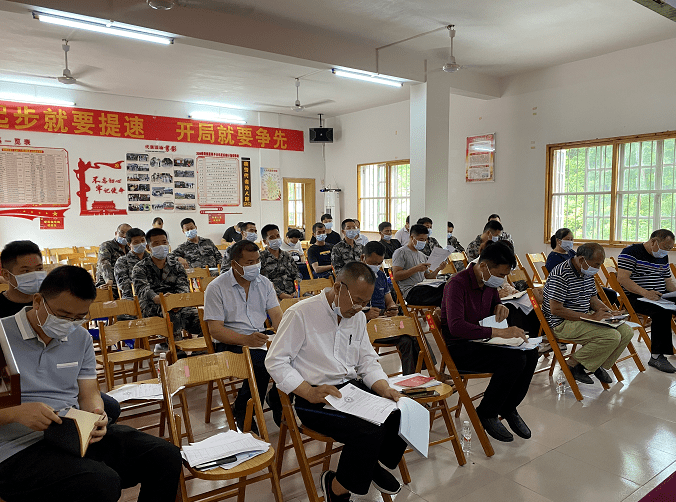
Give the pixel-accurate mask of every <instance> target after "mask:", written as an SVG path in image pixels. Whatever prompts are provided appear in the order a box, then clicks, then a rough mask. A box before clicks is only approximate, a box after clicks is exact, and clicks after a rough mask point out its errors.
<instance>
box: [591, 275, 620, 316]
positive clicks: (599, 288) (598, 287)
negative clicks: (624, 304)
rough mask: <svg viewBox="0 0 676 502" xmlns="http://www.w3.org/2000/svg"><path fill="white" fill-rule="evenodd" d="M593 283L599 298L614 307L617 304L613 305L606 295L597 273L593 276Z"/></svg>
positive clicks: (608, 305)
mask: <svg viewBox="0 0 676 502" xmlns="http://www.w3.org/2000/svg"><path fill="white" fill-rule="evenodd" d="M594 283H595V284H596V294H597V295H598V297H599V300H601V301H602V302H603V303H604V304H605V305H606V306H607V307H610V308H612V309H616V308H617V305H613V304H612V303H610V299H609V298H608V295H607V294H606V292H605V290H604V289H603V283H602V282H601V278H600V277H599V274H596V275H595V276H594Z"/></svg>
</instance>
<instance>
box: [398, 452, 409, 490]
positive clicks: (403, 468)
mask: <svg viewBox="0 0 676 502" xmlns="http://www.w3.org/2000/svg"><path fill="white" fill-rule="evenodd" d="M399 473H400V474H401V480H402V481H403V482H404V484H405V485H408V484H409V483H410V482H411V473H409V472H408V465H406V459H405V458H404V457H401V460H400V461H399Z"/></svg>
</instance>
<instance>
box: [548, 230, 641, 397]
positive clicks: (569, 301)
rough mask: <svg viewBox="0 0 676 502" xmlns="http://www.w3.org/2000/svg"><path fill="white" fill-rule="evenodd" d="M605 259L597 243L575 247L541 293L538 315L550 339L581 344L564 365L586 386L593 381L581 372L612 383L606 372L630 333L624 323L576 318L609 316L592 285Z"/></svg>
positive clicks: (556, 268) (630, 330)
mask: <svg viewBox="0 0 676 502" xmlns="http://www.w3.org/2000/svg"><path fill="white" fill-rule="evenodd" d="M605 257H606V253H605V251H604V250H603V247H601V246H600V245H599V244H596V243H595V242H588V243H586V244H583V245H582V246H580V247H578V248H577V253H576V256H575V258H571V259H570V260H568V261H566V262H563V263H561V264H560V265H558V266H557V267H555V268H554V270H552V272H551V273H550V274H549V277H548V278H547V282H546V283H545V287H544V291H543V296H544V298H543V303H542V313H543V314H544V315H545V317H546V318H547V322H548V323H549V325H550V326H551V328H552V331H553V332H554V336H556V337H557V338H562V339H564V340H569V341H571V342H574V343H577V344H579V345H582V348H580V349H577V350H576V351H575V352H574V353H573V354H572V355H571V356H570V358H569V359H568V360H567V363H568V365H569V366H570V367H571V368H570V370H571V372H572V373H573V376H574V377H575V380H578V381H580V382H582V383H586V384H593V383H594V381H593V380H592V379H591V377H590V376H589V375H587V373H586V371H585V369H586V370H588V371H591V372H592V373H594V376H596V378H598V379H599V380H600V381H602V382H605V383H611V382H612V379H611V378H610V375H609V374H608V372H607V371H606V370H608V369H610V368H612V367H613V364H615V361H617V358H618V357H620V354H622V351H623V350H624V349H625V347H626V346H627V345H628V344H629V342H630V341H631V337H632V334H633V330H632V329H631V328H630V327H629V326H628V325H626V324H622V325H621V326H619V327H617V328H612V327H604V326H600V325H598V324H595V323H591V322H587V321H583V320H581V319H580V318H581V317H589V318H591V319H596V320H603V319H605V318H606V317H611V316H612V315H613V312H612V311H611V310H610V309H609V308H608V307H607V306H606V305H605V304H604V303H603V302H601V300H599V298H598V296H597V295H596V284H595V283H594V275H596V273H597V272H598V271H599V267H600V266H601V264H602V263H603V260H604V259H605Z"/></svg>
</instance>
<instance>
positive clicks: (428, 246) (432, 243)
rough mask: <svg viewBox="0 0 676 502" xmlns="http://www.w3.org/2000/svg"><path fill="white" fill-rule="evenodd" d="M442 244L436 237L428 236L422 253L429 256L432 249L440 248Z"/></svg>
mask: <svg viewBox="0 0 676 502" xmlns="http://www.w3.org/2000/svg"><path fill="white" fill-rule="evenodd" d="M440 247H441V245H440V244H439V241H438V240H436V239H435V238H434V237H428V238H427V242H426V243H425V247H424V248H422V253H423V254H424V255H425V256H429V255H431V254H432V250H433V249H434V248H440Z"/></svg>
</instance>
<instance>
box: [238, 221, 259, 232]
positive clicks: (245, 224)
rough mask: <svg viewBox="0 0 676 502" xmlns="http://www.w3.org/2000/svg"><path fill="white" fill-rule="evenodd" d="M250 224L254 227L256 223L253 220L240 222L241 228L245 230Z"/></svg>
mask: <svg viewBox="0 0 676 502" xmlns="http://www.w3.org/2000/svg"><path fill="white" fill-rule="evenodd" d="M249 225H253V226H254V227H255V226H256V224H255V223H254V222H253V221H243V222H241V223H238V226H239V229H240V230H241V231H242V232H244V229H245V228H246V227H248V226H249Z"/></svg>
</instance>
